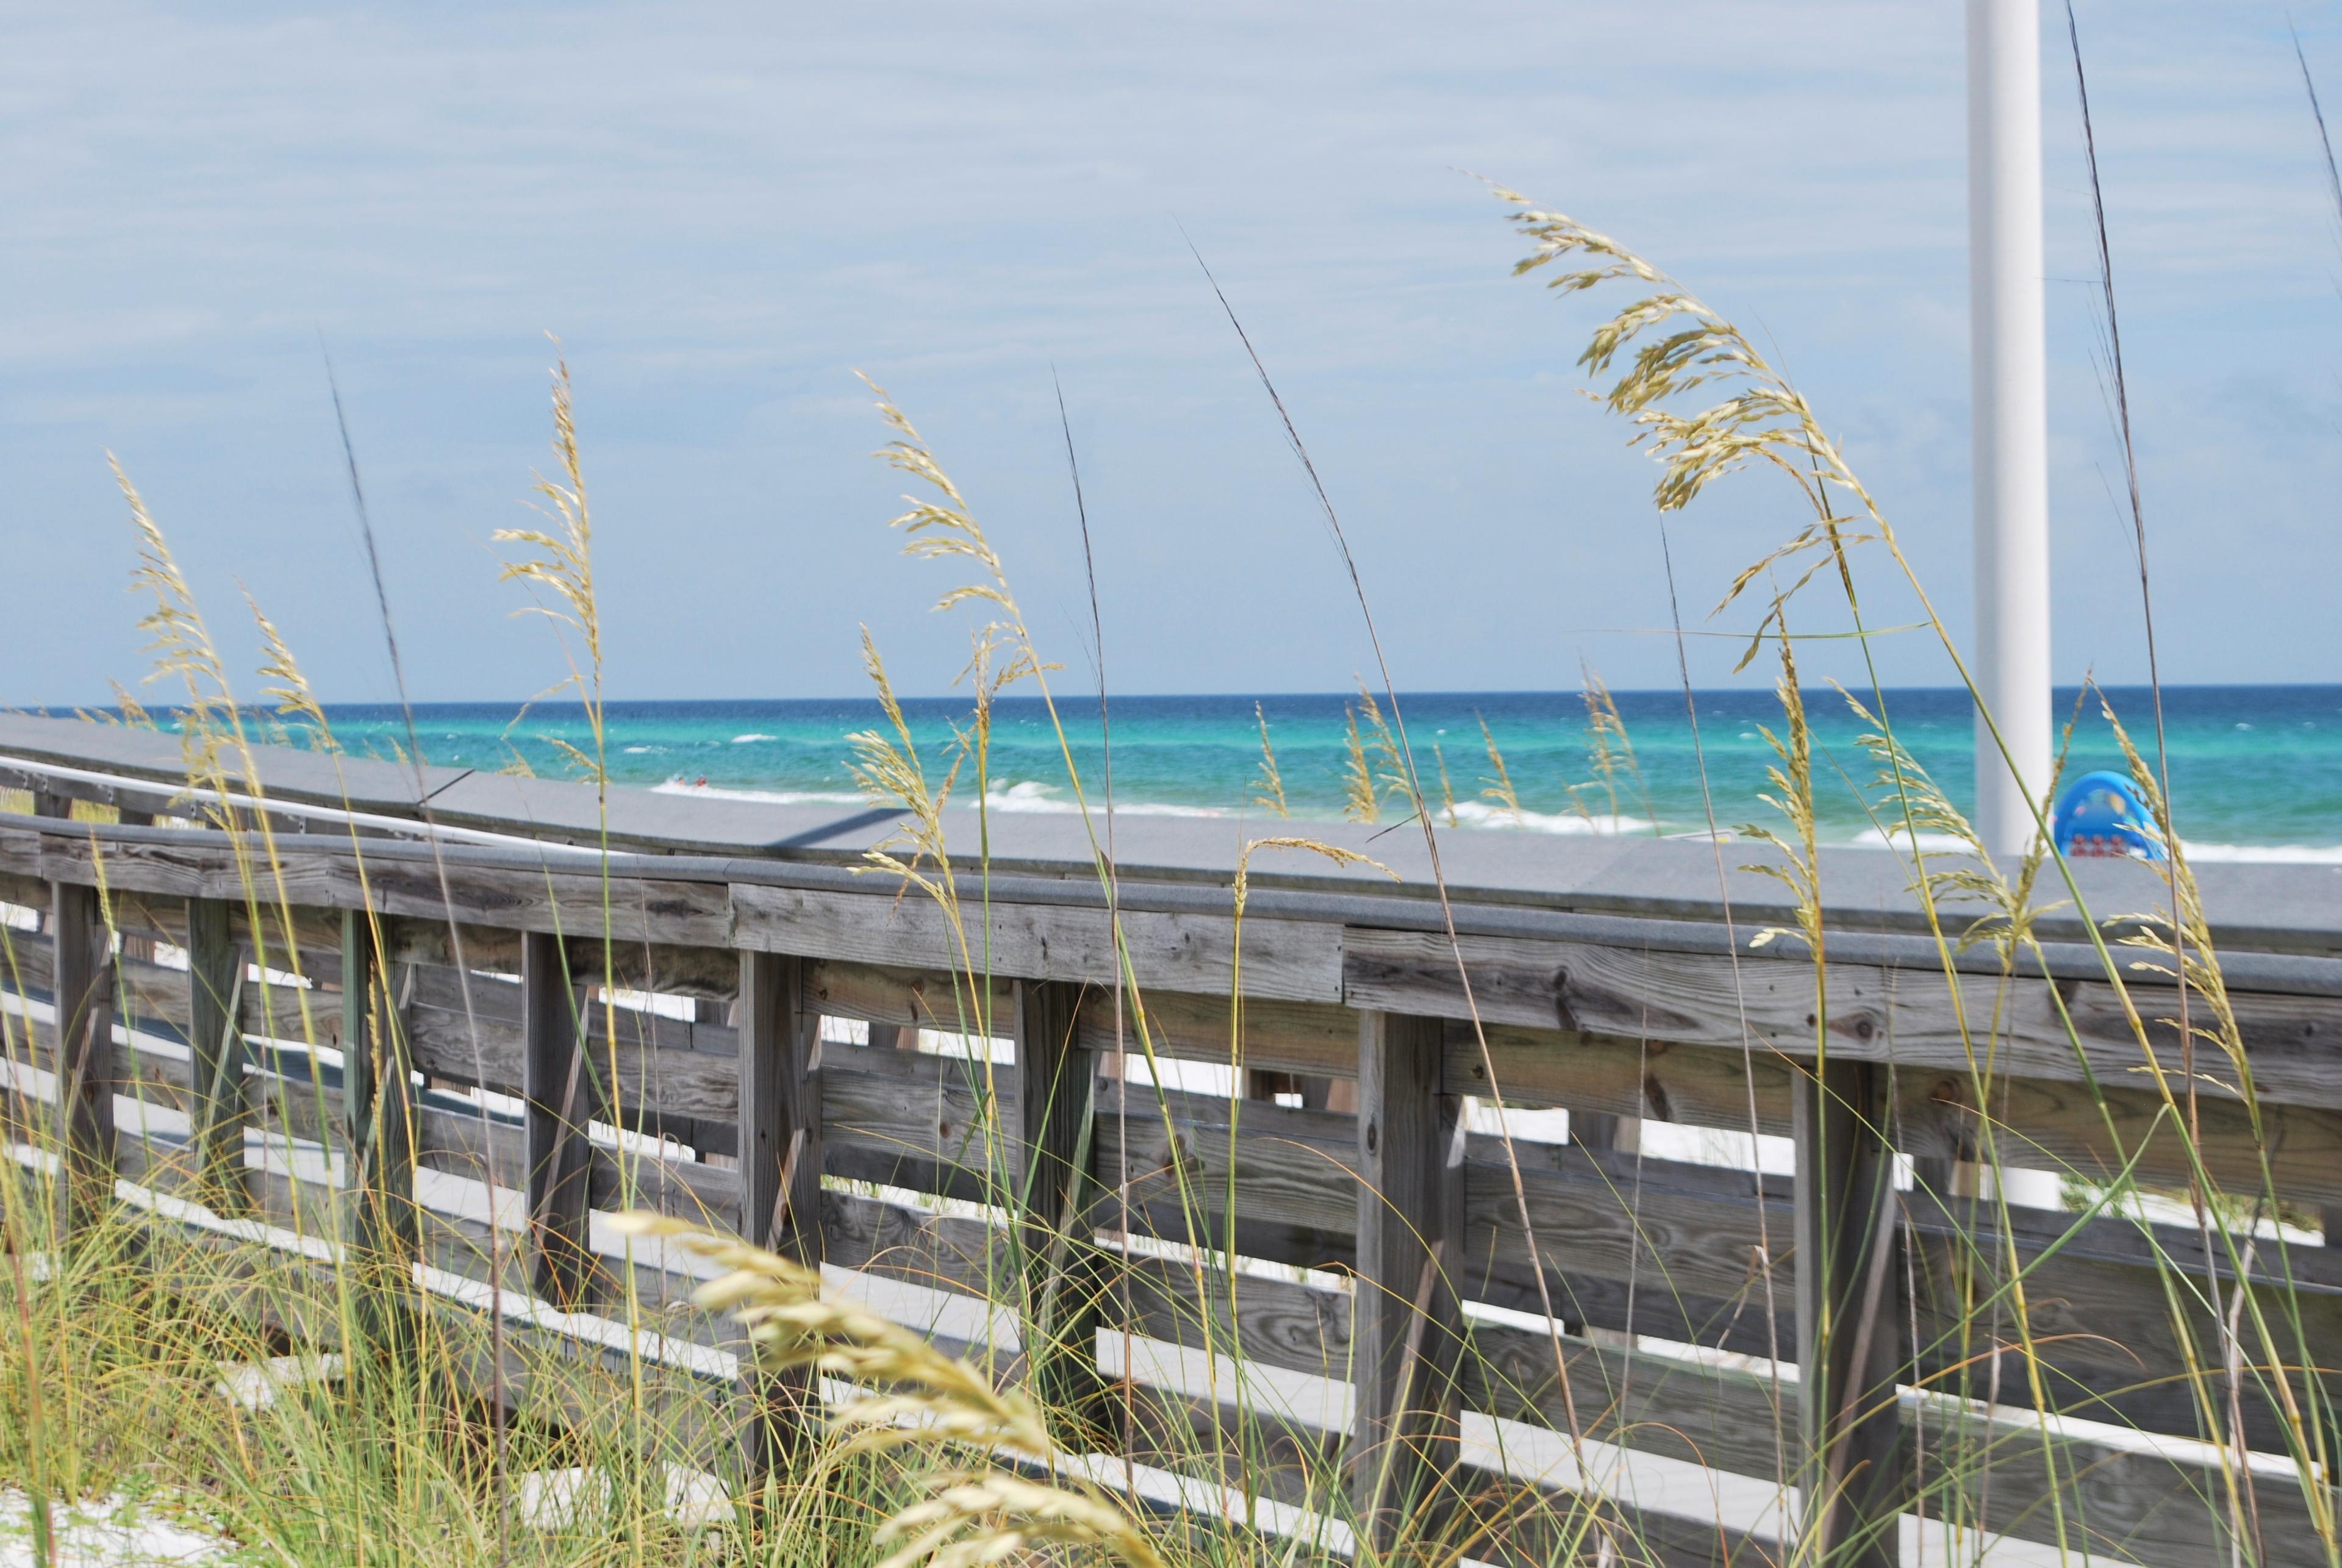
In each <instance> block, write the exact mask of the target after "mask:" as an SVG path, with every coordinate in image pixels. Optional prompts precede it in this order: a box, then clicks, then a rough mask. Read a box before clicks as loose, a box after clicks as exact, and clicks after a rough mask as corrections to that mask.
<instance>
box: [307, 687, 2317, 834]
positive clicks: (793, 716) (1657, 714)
mask: <svg viewBox="0 0 2342 1568" xmlns="http://www.w3.org/2000/svg"><path fill="white" fill-rule="evenodd" d="M2107 696H2108V697H2109V699H2110V700H2111V702H2112V703H2113V705H2114V707H2115V709H2116V711H2117V713H2118V714H2121V715H2122V719H2123V722H2124V724H2126V725H2127V726H2128V727H2129V728H2130V730H2131V733H2132V734H2133V736H2134V738H2135V739H2136V740H2137V743H2138V744H2139V746H2140V749H2141V750H2142V751H2144V752H2146V753H2147V754H2148V756H2149V757H2150V758H2152V756H2153V755H2154V746H2155V733H2154V714H2153V707H2152V704H2151V701H2150V698H2149V694H2148V693H2147V691H2146V690H2145V689H2143V688H2124V687H2117V688H2113V689H2111V690H2110V691H2109V692H2108V693H2107ZM2075 697H2076V693H2074V692H2072V691H2065V692H2061V693H2059V694H2058V709H2057V711H2058V713H2059V714H2060V716H2061V719H2062V717H2063V715H2065V714H2067V713H2069V712H2071V711H2072V709H2073V707H2074V703H2075ZM1615 700H1616V704H1617V708H1618V713H1619V716H1620V718H1621V719H1622V720H1623V721H1624V724H1625V729H1626V736H1627V738H1628V740H1629V741H1630V742H1631V744H1632V746H1633V750H1634V757H1635V763H1636V768H1637V769H1638V770H1639V774H1640V784H1639V787H1638V785H1637V784H1636V779H1635V777H1634V775H1633V774H1628V773H1626V771H1625V770H1624V769H1616V770H1614V772H1613V778H1612V780H1611V784H1609V785H1606V784H1604V783H1603V782H1602V781H1601V780H1600V778H1599V777H1598V776H1597V770H1596V768H1595V766H1594V764H1593V760H1592V757H1591V754H1590V752H1589V747H1588V736H1587V720H1586V706H1585V703H1584V700H1583V699H1582V697H1581V696H1580V695H1579V694H1577V693H1575V692H1480V693H1472V692H1425V693H1420V694H1402V696H1401V699H1400V711H1401V713H1402V714H1403V715H1404V717H1405V720H1406V733H1407V736H1408V738H1409V740H1410V741H1411V742H1412V744H1413V746H1414V750H1415V753H1416V758H1417V763H1418V766H1419V768H1420V770H1421V773H1422V776H1423V779H1424V782H1425V785H1426V789H1427V790H1429V791H1430V792H1431V793H1432V794H1433V795H1434V797H1435V798H1436V797H1437V796H1438V795H1439V794H1440V791H1441V784H1440V776H1441V768H1442V766H1443V764H1444V767H1445V770H1446V780H1447V789H1448V793H1449V794H1452V797H1453V798H1454V800H1455V802H1456V812H1457V815H1458V818H1459V820H1460V821H1461V822H1462V824H1464V825H1465V826H1466V827H1468V828H1473V829H1485V830H1487V831H1505V832H1522V831H1526V832H1537V833H1561V834H1573V833H1616V832H1622V831H1623V832H1634V833H1649V832H1651V831H1653V829H1654V824H1656V830H1657V831H1659V832H1662V833H1687V832H1695V831H1699V830H1701V829H1703V828H1705V827H1706V824H1707V821H1708V811H1709V803H1710V802H1712V803H1713V809H1714V814H1715V821H1716V824H1717V825H1718V826H1721V827H1726V828H1730V827H1735V826H1737V825H1739V824H1745V823H1752V822H1767V821H1774V820H1777V819H1776V818H1775V817H1774V814H1773V813H1772V811H1771V810H1770V808H1769V807H1767V806H1766V805H1765V804H1764V803H1763V802H1762V801H1761V800H1759V799H1758V798H1757V797H1758V795H1759V794H1760V793H1762V792H1764V791H1766V790H1767V788H1768V787H1769V786H1768V785H1767V782H1766V778H1765V769H1766V766H1767V764H1768V763H1770V762H1772V761H1773V760H1774V757H1773V752H1772V748H1771V746H1770V744H1768V743H1767V740H1766V738H1765V733H1764V732H1765V730H1766V729H1767V727H1769V728H1771V729H1772V730H1773V731H1775V732H1776V733H1779V732H1780V731H1781V730H1782V727H1783V726H1782V716H1781V711H1780V704H1779V703H1778V701H1777V699H1776V698H1775V697H1774V696H1773V694H1770V693H1768V692H1764V691H1712V692H1698V693H1695V694H1694V695H1693V701H1692V704H1691V707H1692V709H1693V710H1694V711H1696V715H1697V743H1698V744H1697V747H1696V748H1695V744H1694V731H1693V724H1692V722H1691V719H1690V717H1689V715H1688V714H1687V713H1686V702H1685V697H1684V694H1683V693H1682V692H1681V691H1674V692H1664V691H1661V692H1619V693H1617V694H1615ZM1256 702H1257V704H1258V715H1257V717H1256V712H1255V704H1256ZM1886 704H1887V714H1888V715H1889V717H1890V718H1891V720H1892V721H1893V724H1894V726H1895V729H1896V732H1897V734H1898V735H1899V736H1900V738H1901V739H1902V741H1903V743H1904V744H1905V746H1906V747H1907V750H1908V751H1909V752H1910V753H1911V754H1912V755H1913V756H1914V757H1916V758H1917V761H1918V762H1919V764H1920V765H1921V766H1923V767H1924V768H1926V769H1927V771H1928V772H1929V773H1930V774H1933V775H1934V776H1935V777H1936V779H1937V781H1938V782H1939V783H1940V784H1942V785H1943V786H1944V788H1945V791H1946V793H1947V794H1949V795H1950V797H1951V798H1952V799H1953V800H1954V801H1955V802H1956V803H1957V804H1960V805H1962V806H1963V808H1965V807H1966V805H1967V800H1968V797H1969V794H1970V779H1971V774H1972V769H1973V752H1972V741H1973V736H1972V724H1971V721H1970V717H1969V714H1970V709H1969V705H1968V701H1967V695H1966V694H1964V693H1962V692H1960V691H1957V690H1950V689H1947V690H1926V689H1911V690H1890V691H1888V692H1887V694H1886ZM1354 706H1356V697H1354V696H1353V697H1345V696H1344V695H1342V694H1316V695H1291V694H1287V695H1278V696H1263V697H1260V698H1258V699H1255V698H1252V697H1242V696H1200V697H1181V696H1134V697H1116V698H1115V699H1114V700H1113V703H1112V705H1111V709H1110V712H1109V714H1108V718H1109V720H1110V723H1111V734H1112V741H1113V752H1112V756H1113V764H1114V799H1115V806H1116V810H1117V811H1118V812H1125V813H1146V814H1196V815H1227V814H1252V815H1259V814H1262V813H1263V810H1264V808H1263V807H1262V806H1260V805H1259V804H1256V801H1255V797H1256V796H1257V795H1258V794H1261V793H1262V792H1261V789H1260V787H1259V785H1258V784H1257V782H1256V781H1257V779H1258V776H1259V774H1260V772H1261V744H1260V723H1261V721H1263V720H1265V721H1266V724H1267V727H1268V735H1269V741H1270V744H1271V745H1272V746H1273V747H1274V748H1275V752H1276V763H1277V767H1278V770H1279V772H1280V773H1281V774H1282V776H1283V782H1284V786H1285V794H1286V802H1287V804H1288V806H1289V808H1290V810H1291V812H1292V814H1293V815H1294V816H1296V817H1299V818H1319V819H1326V818H1334V817H1338V816H1339V815H1340V814H1341V813H1342V807H1343V802H1344V793H1343V782H1342V781H1343V773H1344V765H1345V758H1346V752H1347V748H1346V734H1347V714H1348V712H1349V710H1350V709H1351V708H1352V707H1354ZM1807 706H1808V709H1809V712H1810V715H1811V720H1812V725H1813V734H1814V771H1815V775H1816V784H1815V788H1816V797H1817V800H1816V804H1817V817H1818V821H1819V828H1820V832H1821V834H1822V835H1823V836H1824V837H1825V838H1826V839H1827V840H1829V841H1831V842H1836V843H1854V842H1860V841H1862V840H1863V839H1865V838H1873V839H1875V838H1876V837H1877V828H1876V827H1875V826H1874V824H1873V820H1872V818H1871V816H1870V815H1869V814H1868V812H1867V810H1866V808H1865V805H1864V804H1863V796H1864V794H1865V793H1867V794H1870V795H1871V796H1872V797H1873V798H1874V799H1875V798H1876V797H1877V789H1876V788H1875V786H1874V785H1873V782H1872V781H1873V779H1874V777H1875V774H1877V766H1876V764H1874V763H1873V762H1872V761H1871V759H1870V757H1869V756H1868V755H1867V754H1866V753H1865V752H1864V751H1863V750H1862V749H1861V747H1860V746H1859V745H1858V744H1857V736H1858V735H1859V734H1861V733H1862V732H1863V731H1864V730H1865V729H1866V728H1867V726H1866V725H1864V724H1862V723H1861V722H1860V721H1859V720H1857V718H1856V716H1855V715H1854V714H1852V713H1851V712H1850V711H1849V710H1848V709H1847V705H1846V703H1845V701H1844V699H1843V698H1841V697H1840V696H1839V695H1838V694H1837V693H1836V692H1835V691H1833V690H1830V689H1828V688H1821V689H1817V690H1815V691H1812V692H1810V693H1808V694H1807ZM905 711H906V717H907V718H908V719H909V720H910V723H911V725H912V729H913V734H914V735H915V737H916V742H917V744H918V746H919V748H920V752H921V755H922V757H923V759H924V761H925V762H926V765H927V768H928V771H929V773H930V774H931V775H933V776H936V777H938V778H940V776H941V774H942V773H943V771H944V769H945V768H946V767H947V766H948V765H949V762H950V755H951V753H952V750H953V746H954V741H953V727H954V725H955V724H966V720H967V718H968V704H967V703H966V701H965V700H964V699H921V700H915V701H911V702H907V703H906V704H905ZM1060 712H1061V713H1062V714H1063V715H1064V718H1065V722H1066V732H1067V736H1068V738H1069V740H1070V741H1071V743H1072V746H1073V751H1074V755H1075V759H1076V763H1077V764H1078V765H1079V767H1080V769H1081V774H1082V780H1083V784H1084V787H1085V789H1086V791H1087V792H1088V794H1089V795H1090V798H1091V801H1092V803H1093V804H1096V803H1097V802H1098V801H1099V800H1100V799H1101V798H1102V795H1103V784H1104V769H1103V767H1102V765H1101V764H1102V762H1103V760H1104V754H1103V748H1102V746H1101V725H1100V723H1099V715H1098V709H1097V704H1096V698H1095V696H1084V695H1081V694H1074V693H1068V694H1066V696H1065V698H1064V700H1063V701H1062V702H1061V704H1060ZM327 713H328V716H329V717H330V718H331V720H332V723H333V724H334V727H335V732H336V733H337V734H339V735H340V736H341V738H342V739H343V741H344V743H345V744H347V745H349V746H350V747H351V749H352V750H354V751H357V752H360V753H365V752H375V753H379V754H388V752H389V750H390V748H391V747H393V746H394V745H404V744H405V734H406V725H405V720H404V719H403V717H402V716H401V715H400V714H399V713H398V712H397V710H396V709H395V708H390V707H382V706H358V705H342V706H335V707H331V708H328V710H327ZM414 717H415V732H416V734H417V737H418V739H419V740H420V743H421V745H422V748H423V752H424V755H425V759H426V760H428V761H429V762H432V763H435V764H442V765H446V766H453V767H475V768H483V769H488V770H497V769H504V768H510V767H514V766H515V765H516V764H521V763H525V764H526V765H527V766H528V767H529V768H530V769H531V770H533V771H535V772H536V773H539V774H548V775H563V774H570V773H573V772H575V768H574V766H573V764H571V762H570V761H569V760H568V759H567V758H566V757H565V754H564V753H563V752H562V750H561V748H560V747H559V746H557V745H556V744H554V743H555V741H563V742H566V743H568V744H573V745H577V746H580V747H583V748H586V749H587V750H590V749H591V744H592V738H591V732H590V730H589V728H588V726H587V724H586V715H585V712H584V710H583V709H582V708H581V707H579V706H578V705H576V704H535V705H534V706H531V707H529V708H528V709H526V711H525V712H523V711H522V710H521V709H520V708H519V707H518V706H517V705H516V704H475V703H460V704H458V703H433V704H423V705H420V706H418V707H417V708H416V709H415V715H414ZM2164 717H2165V727H2166V733H2167V744H2168V747H2169V754H2170V755H2169V765H2170V775H2171V789H2172V797H2173V803H2174V816H2175V818H2176V820H2177V824H2178V828H2179V833H2180V836H2181V838H2182V839H2183V840H2184V841H2185V842H2187V844H2189V845H2190V846H2191V847H2192V848H2193V849H2194V850H2195V852H2196V853H2197V854H2198V855H2199V856H2201V857H2204V858H2228V859H2299V860H2325V861H2336V862H2342V685H2317V686H2309V685H2292V686H2277V685H2267V686H2183V687H2169V688H2166V690H2165V692H2164ZM882 722H883V715H882V714H881V713H880V711H879V708H878V704H876V702H875V701H867V700H858V699H839V700H835V701H826V700H793V701H773V702H631V703H612V704H609V705H608V708H607V710H606V731H607V742H606V744H607V756H608V767H609V772H610V776H611V778H612V780H613V781H614V782H616V783H618V784H629V785H637V786H644V787H649V788H659V789H706V790H709V791H720V792H723V793H725V794H736V795H744V796H752V797H757V798H767V799H773V800H779V801H796V802H804V801H834V802H836V803H838V804H848V803H853V802H858V801H859V800H860V799H861V796H860V794H858V792H857V791H856V785H855V783H854V780H853V778H852V776H851V774H849V773H848V772H847V765H846V764H847V761H848V757H849V753H850V747H849V744H848V742H847V736H849V735H850V734H853V733H855V732H856V731H858V730H864V729H868V728H871V727H874V726H876V725H878V724H881V723H882ZM1483 724H1485V725H1486V734H1487V737H1488V738H1492V739H1493V740H1494V741H1495V743H1496V749H1497V750H1498V752H1500V753H1501V754H1502V755H1503V758H1504V763H1505V768H1506V772H1507V773H1508V774H1509V775H1510V777H1511V781H1512V784H1513V789H1514V794H1515V796H1516V799H1517V800H1518V802H1519V805H1520V812H1519V814H1518V816H1517V818H1516V816H1515V814H1513V813H1512V812H1511V811H1510V810H1509V809H1507V808H1506V807H1504V806H1502V805H1501V804H1498V803H1497V802H1496V799H1494V798H1493V797H1492V795H1491V793H1490V792H1491V791H1492V790H1493V789H1495V787H1496V786H1495V784H1494V779H1495V775H1496V769H1495V767H1494V765H1493V764H1491V762H1490V760H1489V754H1488V746H1487V744H1486V740H1485V739H1484V738H1483V734H1482V725H1483ZM1703 764H1704V767H1703ZM2067 765H2068V774H2067V776H2068V777H2071V776H2074V775H2075V774H2079V773H2081V772H2083V771H2087V770H2088V769H2091V768H2101V767H2106V768H2115V769H2120V768H2121V766H2122V755H2121V752H2120V750H2119V749H2118V747H2117V744H2116V743H2115V740H2114V737H2113V734H2112V733H2111V731H2110V730H2109V729H2108V727H2107V724H2106V721H2105V720H2104V718H2103V717H2101V716H2100V715H2099V714H2098V713H2097V708H2096V705H2095V704H2092V705H2091V706H2090V707H2089V708H2088V709H2087V710H2086V711H2085V712H2084V713H2083V714H2082V716H2081V719H2080V721H2079V723H2078V724H2077V725H2076V728H2075V733H2074V739H2073V745H2072V751H2071V754H2070V760H2069V763H2068V764H2067ZM989 772H990V787H989V790H988V792H987V798H988V799H989V800H990V802H991V804H992V805H993V807H994V808H995V809H996V810H1000V811H1010V812H1061V811H1070V810H1073V809H1075V804H1074V798H1073V792H1072V790H1071V789H1070V788H1069V787H1068V784H1067V778H1066V765H1065V762H1064V760H1063V757H1062V755H1061V754H1060V752H1059V748H1058V743H1057V740H1056V734H1055V732H1054V731H1053V729H1052V727H1051V725H1050V724H1049V721H1048V716H1047V714H1046V712H1045V710H1044V709H1043V707H1042V705H1041V704H1040V702H1039V700H1038V699H1037V698H1035V697H1030V696H1020V697H1016V698H1013V699H1006V700H1004V701H1003V702H1002V703H1001V704H999V706H998V708H997V710H996V715H995V727H994V734H993V743H992V748H991V763H990V769H989ZM1703 774H1704V777H1705V782H1706V790H1705V791H1703V789H1702V782H1703ZM1612 786H1615V788H1614V787H1612ZM974 793H975V781H974V777H973V774H972V770H969V771H966V772H965V773H964V776H963V777H962V779H961V780H960V782H959V789H958V795H957V798H959V799H961V800H968V799H972V798H973V795H974Z"/></svg>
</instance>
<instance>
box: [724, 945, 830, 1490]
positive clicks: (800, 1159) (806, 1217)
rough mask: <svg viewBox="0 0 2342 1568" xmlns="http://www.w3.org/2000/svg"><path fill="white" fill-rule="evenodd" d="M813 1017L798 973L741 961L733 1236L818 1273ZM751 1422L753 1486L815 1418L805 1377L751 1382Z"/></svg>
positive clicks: (816, 1025)
mask: <svg viewBox="0 0 2342 1568" xmlns="http://www.w3.org/2000/svg"><path fill="white" fill-rule="evenodd" d="M820 1024H821V1020H820V1018H819V1016H818V1015H813V1014H808V1013H807V1012H806V1004H805V984H804V974H803V966H802V965H801V964H799V963H798V961H797V960H796V959H795V958H789V957H785V956H783V955H781V954H773V953H751V952H743V953H742V954H740V1010H739V1028H740V1233H741V1234H742V1235H744V1236H746V1237H747V1238H748V1239H749V1240H750V1241H752V1242H755V1243H758V1244H759V1245H762V1246H765V1247H768V1248H771V1249H772V1250H774V1251H776V1252H779V1253H784V1254H785V1255H786V1256H789V1257H792V1258H795V1259H796V1260H797V1261H798V1262H799V1263H806V1264H809V1265H811V1266H814V1267H818V1266H820V1263H821V1253H822V1234H821V1159H822V1153H821V1061H820V1044H821V1042H820V1033H819V1031H820ZM749 1383H750V1391H751V1402H752V1404H753V1406H754V1410H755V1413H754V1414H753V1415H752V1416H751V1418H750V1420H749V1422H748V1424H747V1429H746V1433H744V1434H743V1439H742V1442H743V1448H744V1457H745V1459H746V1466H747V1473H749V1474H750V1475H751V1476H759V1475H762V1474H763V1473H765V1471H766V1469H767V1468H769V1467H770V1466H771V1464H772V1463H774V1461H775V1460H776V1458H778V1457H779V1456H780V1455H781V1454H782V1453H786V1451H787V1450H788V1449H789V1448H790V1447H791V1446H793V1445H795V1444H796V1443H798V1442H799V1441H800V1439H801V1437H802V1436H803V1434H804V1433H806V1430H807V1429H808V1427H809V1425H810V1423H811V1421H810V1417H811V1413H813V1412H814V1411H816V1409H817V1408H818V1396H817V1394H816V1391H815V1387H814V1382H813V1378H812V1374H811V1373H809V1372H808V1371H806V1370H805V1369H802V1368H800V1369H798V1370H797V1371H796V1372H795V1373H792V1374H790V1375H789V1376H787V1377H786V1378H765V1377H758V1376H756V1375H754V1374H753V1373H752V1374H751V1376H750V1378H749Z"/></svg>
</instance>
